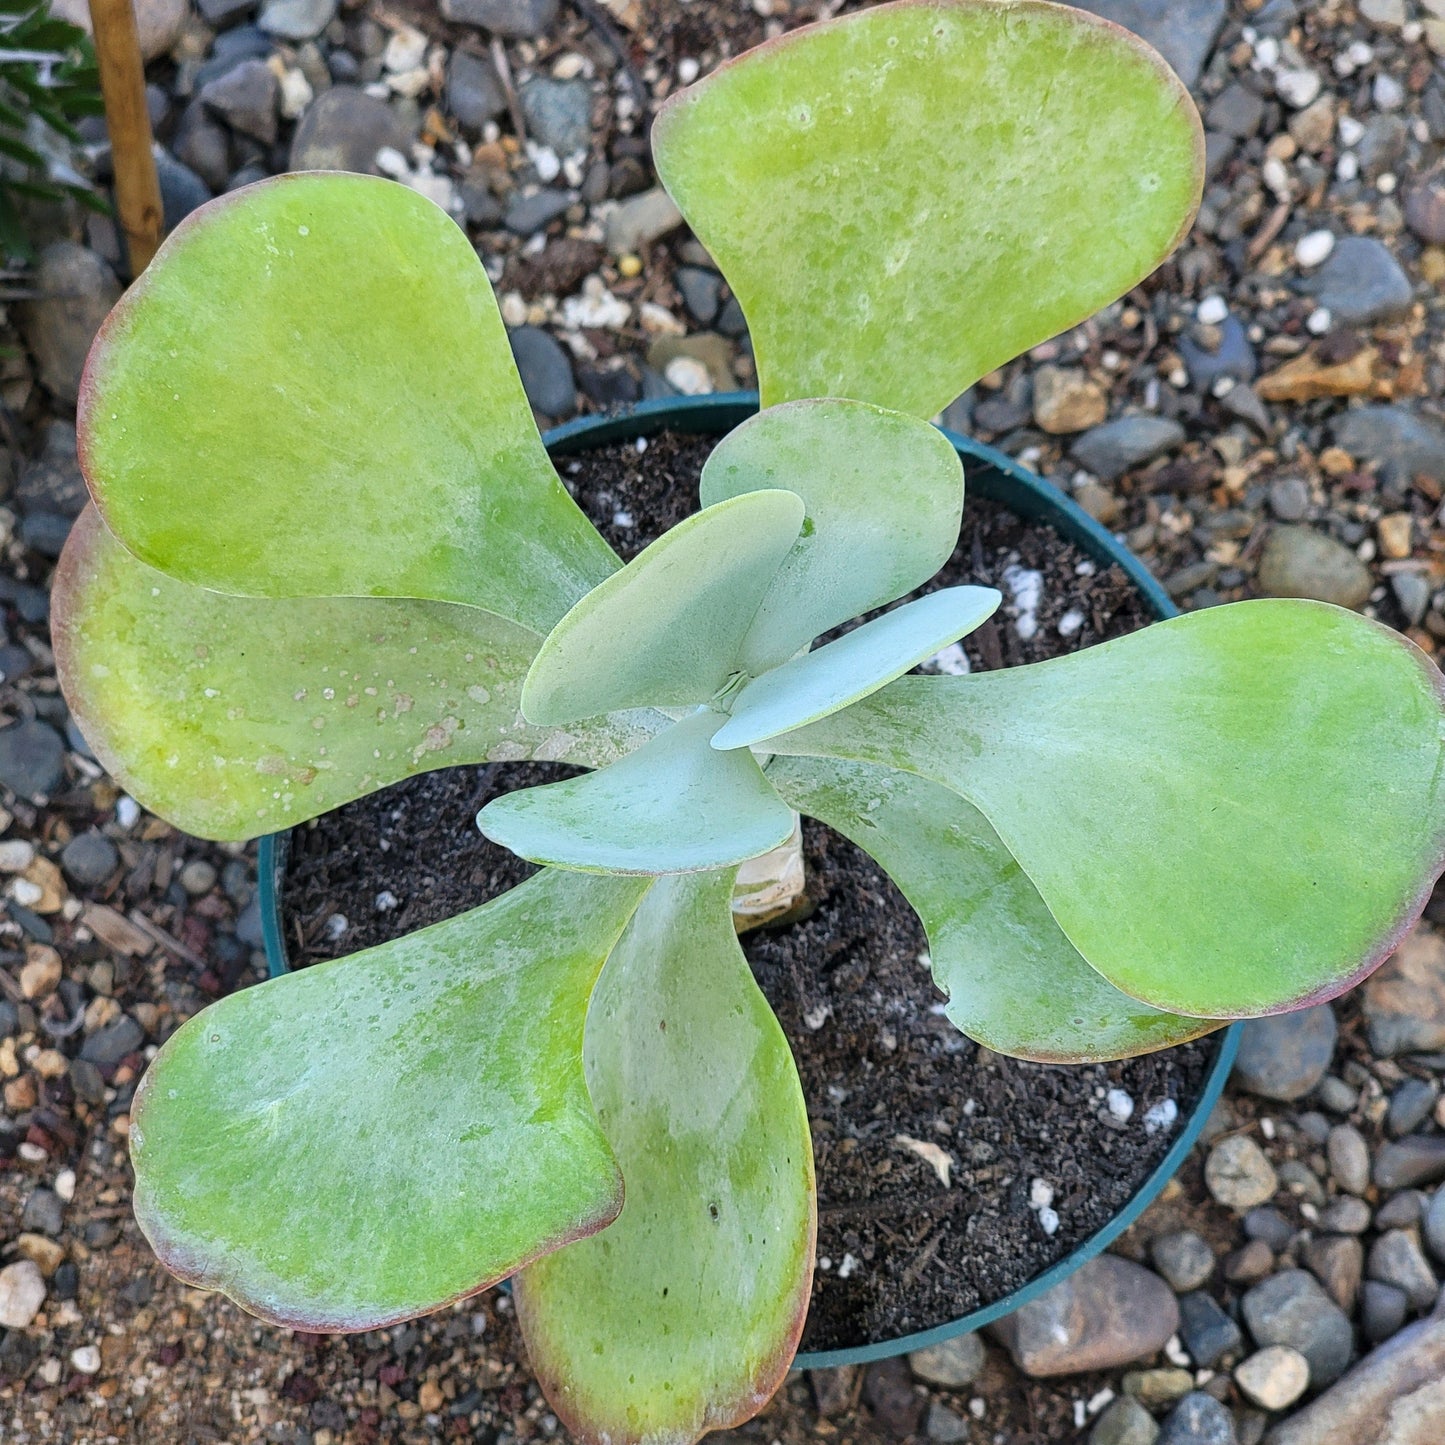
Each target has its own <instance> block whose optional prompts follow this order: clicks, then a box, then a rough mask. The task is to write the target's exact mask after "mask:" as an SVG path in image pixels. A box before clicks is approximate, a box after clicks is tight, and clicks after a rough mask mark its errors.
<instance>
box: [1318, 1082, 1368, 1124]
mask: <svg viewBox="0 0 1445 1445" xmlns="http://www.w3.org/2000/svg"><path fill="white" fill-rule="evenodd" d="M1315 1098H1317V1099H1318V1100H1319V1101H1320V1104H1321V1105H1322V1106H1323V1107H1324V1108H1326V1109H1328V1110H1329V1111H1330V1113H1332V1114H1348V1113H1350V1112H1351V1111H1352V1110H1353V1109H1354V1107H1355V1105H1356V1104H1358V1103H1359V1102H1360V1091H1359V1090H1358V1089H1352V1088H1351V1087H1350V1086H1349V1085H1348V1084H1347V1083H1345V1081H1344V1080H1343V1079H1341V1078H1337V1077H1336V1076H1335V1075H1334V1074H1326V1075H1325V1076H1324V1078H1323V1079H1321V1080H1320V1082H1319V1087H1318V1088H1317V1089H1316V1090H1315Z"/></svg>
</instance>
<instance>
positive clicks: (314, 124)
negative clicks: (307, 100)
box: [291, 85, 416, 175]
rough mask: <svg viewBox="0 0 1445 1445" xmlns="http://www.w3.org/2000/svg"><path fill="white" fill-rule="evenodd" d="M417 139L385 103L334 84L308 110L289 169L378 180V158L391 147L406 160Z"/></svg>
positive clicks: (396, 113) (292, 146)
mask: <svg viewBox="0 0 1445 1445" xmlns="http://www.w3.org/2000/svg"><path fill="white" fill-rule="evenodd" d="M415 134H416V132H415V129H414V127H413V126H411V125H409V124H408V123H407V122H406V121H405V120H404V119H403V118H402V116H401V114H400V113H399V112H398V111H395V110H393V109H392V108H391V106H389V105H387V104H386V102H385V101H382V100H377V99H376V98H375V97H373V96H370V95H367V93H366V92H365V91H364V90H358V89H357V88H356V87H355V86H352V85H333V86H332V87H331V89H330V90H324V91H322V92H321V94H320V95H318V96H317V97H316V99H315V100H313V101H312V102H311V104H310V105H309V106H307V107H306V113H305V114H304V115H303V116H302V117H301V121H300V123H299V124H298V125H297V127H296V135H295V138H294V139H293V140H292V142H291V169H292V170H293V171H357V172H359V173H361V174H362V175H367V174H370V175H380V174H381V172H380V171H379V170H378V169H377V165H376V153H377V152H378V151H379V150H382V149H383V148H385V147H390V148H391V149H392V150H397V151H400V152H401V153H402V154H403V155H406V154H407V153H408V152H409V151H410V150H411V142H412V138H413V136H414V135H415Z"/></svg>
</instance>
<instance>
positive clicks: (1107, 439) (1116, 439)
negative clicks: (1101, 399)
mask: <svg viewBox="0 0 1445 1445" xmlns="http://www.w3.org/2000/svg"><path fill="white" fill-rule="evenodd" d="M1183 440H1184V428H1183V427H1182V426H1180V425H1179V423H1178V422H1177V421H1173V420H1171V419H1170V418H1168V417H1162V416H1121V417H1116V418H1115V419H1114V420H1113V421H1106V422H1104V423H1102V424H1101V425H1100V426H1096V427H1090V428H1089V430H1088V431H1086V432H1085V433H1084V434H1083V435H1082V436H1081V437H1079V439H1078V440H1077V441H1076V442H1075V443H1074V444H1073V446H1072V447H1070V449H1069V450H1070V453H1071V454H1072V456H1073V458H1074V460H1075V461H1076V462H1078V464H1079V465H1080V466H1081V467H1083V468H1084V470H1085V471H1088V472H1092V473H1093V474H1094V475H1095V476H1096V477H1098V478H1099V479H1100V480H1101V481H1105V482H1112V481H1113V480H1114V479H1115V478H1116V477H1121V476H1123V474H1124V473H1125V472H1127V471H1130V470H1131V469H1132V468H1134V467H1140V466H1143V465H1144V463H1145V462H1148V461H1152V460H1153V459H1154V458H1155V457H1157V456H1159V455H1160V454H1161V453H1162V452H1167V451H1168V450H1169V449H1170V448H1171V447H1177V446H1178V445H1179V443H1180V442H1182V441H1183Z"/></svg>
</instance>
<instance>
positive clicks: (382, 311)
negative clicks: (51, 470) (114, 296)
mask: <svg viewBox="0 0 1445 1445" xmlns="http://www.w3.org/2000/svg"><path fill="white" fill-rule="evenodd" d="M78 428H79V431H80V445H81V462H82V464H83V466H84V468H85V474H86V478H87V480H88V481H89V483H90V486H91V490H92V491H93V492H94V494H95V497H96V500H97V502H98V503H99V504H100V509H101V512H102V513H103V514H104V516H105V519H106V521H107V523H108V524H109V525H110V528H111V530H112V531H113V532H114V533H115V534H116V536H117V537H118V538H119V539H120V540H121V541H122V542H123V543H124V544H125V546H126V547H128V548H129V549H130V550H131V551H132V552H134V553H135V554H136V555H137V556H138V557H140V558H141V559H142V560H143V561H146V562H149V563H150V564H151V565H152V566H154V567H158V568H160V569H161V570H162V571H164V572H169V573H170V574H171V575H172V576H174V577H179V578H181V579H182V580H184V581H188V582H195V583H197V584H199V585H200V586H203V587H211V588H214V589H215V590H216V591H219V592H232V593H238V594H243V595H247V596H262V597H290V596H307V597H327V596H341V595H347V594H350V595H355V596H376V597H383V596H392V597H428V598H433V599H436V600H439V601H444V602H466V603H472V604H475V605H476V606H479V607H486V608H488V609H490V610H491V611H494V612H496V613H498V614H499V615H501V616H503V617H508V618H511V619H512V620H513V621H514V622H520V623H523V624H525V625H526V626H528V627H532V628H534V629H536V630H537V631H539V632H542V633H545V632H546V631H547V629H548V628H549V627H551V625H552V624H553V623H554V622H555V621H556V620H557V619H558V618H559V617H561V616H562V614H563V613H564V612H566V610H567V609H568V608H569V607H570V606H571V605H572V604H573V603H574V602H575V601H576V600H577V599H578V598H579V597H580V596H582V594H583V593H584V592H586V591H587V590H588V589H589V588H590V587H592V586H595V585H596V583H598V582H600V581H601V580H602V579H603V578H604V577H606V576H607V575H608V573H610V572H612V571H613V570H614V569H615V568H616V566H617V559H616V557H615V556H614V555H613V554H612V551H611V549H610V548H609V547H608V546H607V544H606V543H605V542H603V540H602V538H601V537H600V536H599V535H598V533H597V531H596V529H595V528H594V527H593V526H592V524H591V523H590V522H589V521H587V519H586V518H585V517H584V516H583V515H582V513H581V512H580V511H578V509H577V507H576V504H575V503H574V502H573V501H572V500H571V498H570V497H568V495H567V492H566V490H565V488H564V487H563V486H562V483H561V482H560V481H559V480H558V478H557V475H556V473H555V472H554V471H553V470H552V466H551V463H550V462H549V461H548V459H547V454H546V452H545V451H544V449H543V447H542V442H541V438H540V437H539V436H538V435H537V428H536V425H535V424H534V422H533V420H532V413H531V409H530V408H529V407H528V405H527V398H526V395H525V393H524V392H523V390H522V383H521V381H520V379H519V378H518V376H517V371H516V367H515V366H514V364H513V362H512V353H511V349H510V348H509V346H508V344H507V336H506V331H505V328H504V327H503V325H502V319H501V316H500V315H499V314H498V311H497V303H496V301H495V299H494V298H493V296H492V288H491V286H490V285H489V283H488V281H487V277H486V273H485V272H484V271H483V269H482V263H481V261H480V260H479V259H478V258H477V253H476V252H475V251H474V250H473V249H472V245H471V243H470V242H469V241H468V240H467V238H466V236H465V235H464V234H463V233H462V232H461V230H459V229H458V227H457V226H456V225H455V224H454V223H453V221H452V220H451V219H450V218H449V217H448V216H447V215H446V213H445V212H444V211H442V210H441V209H440V208H439V207H437V206H434V205H433V204H432V203H431V202H430V201H427V200H425V199H423V198H422V197H421V196H419V195H418V194H417V193H416V192H415V191H413V190H410V189H409V188H408V187H406V186H400V185H397V184H395V183H394V182H390V181H382V180H377V179H374V178H372V177H369V176H353V175H330V174H318V173H311V174H306V175H295V176H284V177H280V178H277V179H275V180H269V181H263V182H261V183H260V184H258V185H255V186H248V187H246V188H245V189H244V190H240V191H237V192H235V193H233V194H232V195H229V196H225V197H223V198H222V199H220V200H218V201H214V202H212V203H211V204H210V205H208V206H203V207H202V208H201V209H200V210H199V211H197V212H196V213H195V214H193V215H192V216H191V217H189V218H188V219H187V220H186V221H185V222H184V223H183V224H182V225H181V226H179V227H178V228H177V229H176V231H175V233H174V234H173V235H172V236H171V237H170V239H169V240H168V241H167V242H166V243H165V245H164V246H163V247H162V248H161V250H160V252H159V254H158V255H157V256H156V258H155V260H154V261H152V262H151V264H150V266H149V267H147V268H146V271H145V274H144V275H143V276H141V277H140V278H139V280H137V281H136V283H135V285H133V286H132V287H131V288H130V290H129V291H128V292H127V293H126V295H125V298H124V299H123V300H122V301H121V303H120V304H119V305H118V306H117V307H116V308H115V310H114V311H113V312H112V313H111V315H110V318H109V319H108V320H107V322H106V323H105V325H104V326H103V327H102V328H101V332H100V336H99V338H98V339H97V341H96V344H95V348H94V350H93V351H92V352H91V357H90V361H89V364H88V365H87V367H86V372H85V378H84V381H83V383H82V386H81V397H80V410H79V417H78Z"/></svg>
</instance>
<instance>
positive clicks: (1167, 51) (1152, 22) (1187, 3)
mask: <svg viewBox="0 0 1445 1445" xmlns="http://www.w3.org/2000/svg"><path fill="white" fill-rule="evenodd" d="M1080 8H1081V9H1084V10H1090V11H1092V12H1093V13H1094V14H1095V15H1102V16H1103V17H1104V19H1106V20H1112V21H1113V22H1114V23H1115V24H1116V25H1122V26H1123V27H1124V28H1125V29H1126V30H1132V31H1133V32H1134V34H1135V35H1137V36H1139V37H1140V38H1141V39H1142V40H1147V41H1148V42H1149V44H1150V45H1152V46H1153V47H1154V48H1155V50H1157V51H1158V52H1159V53H1160V54H1161V55H1162V56H1163V57H1164V59H1165V60H1167V61H1168V62H1169V66H1170V69H1172V70H1173V71H1174V73H1175V74H1176V75H1178V77H1179V78H1180V80H1182V81H1183V82H1184V84H1185V85H1188V86H1193V84H1194V82H1195V81H1196V80H1198V79H1199V75H1200V72H1201V71H1202V70H1203V69H1204V63H1205V61H1207V60H1208V59H1209V54H1210V52H1211V51H1212V50H1213V49H1214V42H1215V41H1216V40H1217V39H1218V38H1219V30H1220V27H1221V26H1222V25H1223V24H1224V13H1225V10H1226V8H1227V6H1226V0H1084V3H1083V4H1082V5H1081V7H1080Z"/></svg>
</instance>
